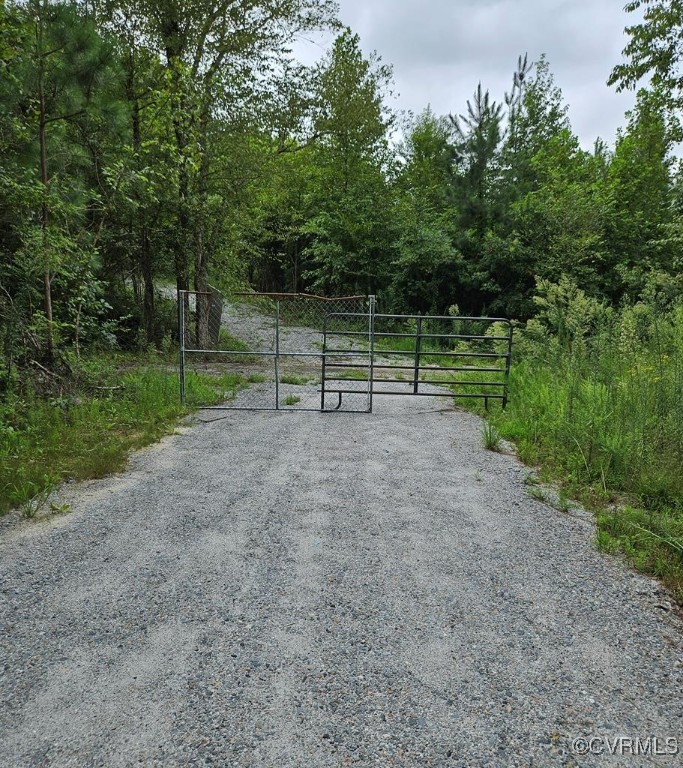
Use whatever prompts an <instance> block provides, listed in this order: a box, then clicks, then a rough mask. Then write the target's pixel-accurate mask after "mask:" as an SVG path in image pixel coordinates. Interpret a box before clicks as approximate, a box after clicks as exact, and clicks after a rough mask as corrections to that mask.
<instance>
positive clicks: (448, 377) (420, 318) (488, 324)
mask: <svg viewBox="0 0 683 768" xmlns="http://www.w3.org/2000/svg"><path fill="white" fill-rule="evenodd" d="M357 317H358V316H357V315H354V314H353V313H343V314H342V313H335V314H332V315H330V316H329V317H328V318H327V320H326V324H325V329H324V334H323V336H324V343H323V349H324V352H325V354H324V355H323V377H322V389H323V393H322V399H321V402H322V404H323V406H324V402H325V394H326V393H330V394H337V395H338V396H339V398H340V401H341V397H342V395H343V394H346V393H348V392H350V391H356V390H350V389H347V388H346V387H345V386H344V384H346V382H348V380H349V377H348V375H345V373H344V372H345V370H349V369H353V368H356V367H357V366H356V365H354V364H352V363H347V362H337V361H333V360H328V359H327V356H328V355H333V354H338V353H339V352H341V350H338V349H330V348H328V346H327V336H328V321H331V320H332V319H333V318H338V319H341V318H345V319H346V320H347V321H351V320H353V319H354V318H357ZM449 325H450V327H451V328H452V332H450V333H449V332H445V331H447V326H449ZM444 326H446V327H444ZM468 326H469V327H470V331H469V332H466V330H467V327H468ZM383 328H385V329H384V330H383ZM401 328H403V330H402V329H401ZM486 331H488V332H486ZM512 332H513V327H512V323H511V321H510V320H508V319H507V318H502V317H473V316H457V317H454V316H451V315H391V314H375V315H374V316H373V317H372V322H371V338H370V357H371V365H370V377H369V388H370V398H371V401H372V398H373V397H374V396H375V395H413V396H415V395H417V396H423V397H455V398H470V399H471V398H480V399H483V400H484V403H485V406H486V407H487V408H488V404H489V400H499V401H502V405H503V408H504V407H505V406H506V405H507V402H508V398H509V376H510V363H511V359H512ZM364 335H365V334H364V333H363V332H362V331H357V330H338V329H335V331H334V336H335V337H351V338H358V337H362V336H364ZM383 340H386V343H387V346H386V347H384V346H383V344H382V342H383ZM399 340H404V346H406V345H407V346H408V347H409V349H396V348H392V347H395V346H401V343H400V341H399ZM406 358H408V359H410V364H409V365H408V364H406V363H407V362H408V361H407V360H406ZM392 359H396V360H397V363H398V364H394V363H392V362H391V361H392ZM460 359H463V360H467V362H468V363H469V364H466V363H464V362H463V363H461V364H458V363H459V362H460ZM477 360H481V361H482V363H483V364H482V365H478V364H477ZM497 361H499V362H498V364H496V363H497ZM406 371H409V372H411V374H412V376H411V377H410V379H406V377H405V376H403V372H406ZM378 372H387V373H388V372H396V377H395V378H391V377H390V376H389V377H387V376H384V375H380V376H378V375H377V373H378ZM440 374H443V376H442V377H441V378H439V376H440ZM453 374H463V375H469V376H472V377H474V378H464V377H463V376H459V377H458V376H454V375H453ZM489 375H492V376H493V380H491V379H489V378H488V376H489ZM330 383H331V384H332V385H333V386H330ZM392 384H393V385H396V384H401V385H404V386H405V385H409V388H408V389H403V390H399V389H396V388H390V389H386V388H384V387H386V386H387V385H392ZM423 385H429V386H432V387H434V386H437V387H441V388H447V389H448V391H433V390H432V391H428V392H424V391H420V388H421V387H422V386H423ZM472 388H478V390H479V391H472Z"/></svg>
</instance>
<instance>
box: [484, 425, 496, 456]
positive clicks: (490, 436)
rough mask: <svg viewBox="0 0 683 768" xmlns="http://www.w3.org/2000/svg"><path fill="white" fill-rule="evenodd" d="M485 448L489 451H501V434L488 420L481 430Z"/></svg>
mask: <svg viewBox="0 0 683 768" xmlns="http://www.w3.org/2000/svg"><path fill="white" fill-rule="evenodd" d="M481 436H482V439H483V441H484V448H486V449H487V450H489V451H500V435H499V434H498V430H497V429H496V428H495V426H494V425H493V424H491V423H490V422H486V423H485V424H484V426H483V427H482V430H481Z"/></svg>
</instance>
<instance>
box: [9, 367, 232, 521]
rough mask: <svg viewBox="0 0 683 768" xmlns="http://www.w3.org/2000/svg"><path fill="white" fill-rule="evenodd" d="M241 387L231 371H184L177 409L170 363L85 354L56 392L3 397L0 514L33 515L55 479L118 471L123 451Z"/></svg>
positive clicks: (148, 440) (125, 453)
mask: <svg viewBox="0 0 683 768" xmlns="http://www.w3.org/2000/svg"><path fill="white" fill-rule="evenodd" d="M245 386H247V381H246V380H245V379H243V378H242V377H240V376H236V375H233V374H229V375H212V374H210V373H197V372H188V375H187V378H186V387H187V403H188V405H187V407H185V406H182V405H181V404H180V399H179V385H178V375H177V373H176V372H174V371H173V369H172V368H169V367H167V366H161V367H158V368H157V367H154V366H153V365H150V364H149V363H147V362H142V361H141V360H140V359H139V358H133V357H118V358H108V359H105V358H93V359H90V360H86V361H83V364H82V366H81V367H80V368H79V369H78V370H77V371H75V374H74V381H73V383H72V387H71V390H70V391H69V392H68V393H66V392H65V393H64V394H63V395H62V396H61V397H57V398H52V399H44V398H42V397H40V396H38V395H37V394H34V393H31V392H30V391H24V392H23V394H22V396H21V397H19V396H18V395H14V396H11V397H10V396H8V397H6V399H5V400H4V401H3V402H1V403H0V514H3V513H5V512H7V511H8V510H9V509H12V508H14V507H19V508H21V510H22V512H23V514H24V515H25V516H26V517H33V516H35V514H36V513H37V512H38V510H39V509H40V508H41V507H42V506H43V505H44V504H45V503H46V501H47V499H48V497H49V495H50V493H51V491H52V490H53V489H54V487H55V486H56V485H57V484H58V483H59V482H61V481H63V480H66V479H74V480H83V479H87V478H97V477H103V476H105V475H107V474H110V473H112V472H115V471H118V470H120V469H122V468H123V467H124V466H125V463H126V459H127V456H128V453H129V451H131V450H132V449H136V448H140V447H143V446H145V445H148V444H150V443H152V442H155V441H156V440H158V439H159V438H160V437H162V436H163V435H165V434H168V433H169V432H171V431H172V430H173V428H174V427H175V425H176V424H177V422H178V419H179V418H180V417H182V416H184V415H185V414H187V413H188V412H189V411H190V410H192V408H194V407H199V406H202V405H215V404H217V403H220V402H222V401H224V400H226V399H230V398H232V397H234V396H235V395H236V393H237V392H238V391H239V390H240V389H242V388H243V387H245ZM60 511H62V510H60Z"/></svg>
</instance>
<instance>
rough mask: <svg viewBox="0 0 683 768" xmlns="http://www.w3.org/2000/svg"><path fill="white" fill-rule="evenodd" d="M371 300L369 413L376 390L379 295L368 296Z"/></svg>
mask: <svg viewBox="0 0 683 768" xmlns="http://www.w3.org/2000/svg"><path fill="white" fill-rule="evenodd" d="M368 300H369V302H370V317H369V321H370V323H369V326H370V327H369V332H370V371H369V378H370V381H369V383H368V397H369V408H368V413H372V396H373V393H374V391H375V311H376V307H377V297H376V296H375V295H374V294H372V295H370V296H368Z"/></svg>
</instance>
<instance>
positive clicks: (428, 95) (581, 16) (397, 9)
mask: <svg viewBox="0 0 683 768" xmlns="http://www.w3.org/2000/svg"><path fill="white" fill-rule="evenodd" d="M339 4H340V15H341V19H342V21H343V22H344V23H345V24H347V25H348V26H350V27H351V28H352V29H353V30H354V31H355V32H357V33H358V34H359V35H360V37H361V42H362V45H363V49H364V50H365V51H366V52H367V53H369V52H371V51H373V50H376V51H377V53H378V54H379V55H380V56H381V57H382V59H383V61H384V62H386V63H389V64H392V65H393V67H394V80H395V85H396V87H395V90H396V91H397V92H398V94H399V96H398V98H396V99H394V100H392V101H391V103H390V106H391V107H392V108H393V109H396V110H408V109H410V110H412V111H414V112H420V111H421V110H422V109H423V108H424V107H426V106H427V104H431V106H432V109H433V111H434V112H435V113H437V114H447V113H448V112H462V111H464V109H465V105H466V101H467V99H468V98H470V97H471V95H472V93H473V92H474V89H475V88H476V86H477V83H478V82H479V81H480V80H481V82H482V84H483V86H484V87H485V88H488V89H489V90H490V92H491V95H492V97H493V98H495V99H496V100H501V99H502V98H503V95H504V93H505V91H506V90H508V89H509V87H510V83H511V79H512V72H513V69H514V67H515V65H516V62H517V57H518V56H519V55H520V54H524V53H528V54H529V59H530V60H537V59H538V58H539V57H540V55H541V54H542V53H545V54H546V55H547V57H548V61H549V63H550V68H551V71H552V72H553V74H554V76H555V81H556V84H557V85H558V86H559V87H560V88H561V89H562V92H563V94H564V97H565V101H566V102H567V103H568V104H569V115H570V119H571V121H572V125H573V127H574V129H575V131H576V132H577V133H578V134H579V137H580V139H581V142H582V144H583V145H584V146H585V147H587V148H588V147H591V146H592V144H593V142H594V141H595V139H596V138H597V136H601V137H602V138H604V139H605V140H607V141H610V142H611V141H612V140H613V138H614V134H615V131H616V129H617V127H618V126H620V125H623V124H624V123H625V119H624V112H625V111H626V110H627V109H630V108H631V107H632V105H633V103H634V96H633V94H632V93H624V94H617V93H616V91H615V90H614V88H610V87H608V86H607V84H606V81H607V78H608V77H609V74H610V72H611V70H612V67H613V66H614V65H615V64H617V63H618V62H620V61H621V50H622V49H623V47H624V45H625V44H626V37H625V36H624V34H623V30H624V27H625V26H626V25H627V24H632V23H634V22H635V21H636V19H635V17H634V14H627V13H625V12H624V11H623V5H622V2H621V1H620V0H339ZM328 42H329V41H328ZM319 51H320V49H319V48H313V49H310V48H309V49H308V52H307V53H305V54H304V55H305V56H307V57H308V58H310V57H311V56H312V55H316V54H318V53H319Z"/></svg>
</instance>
